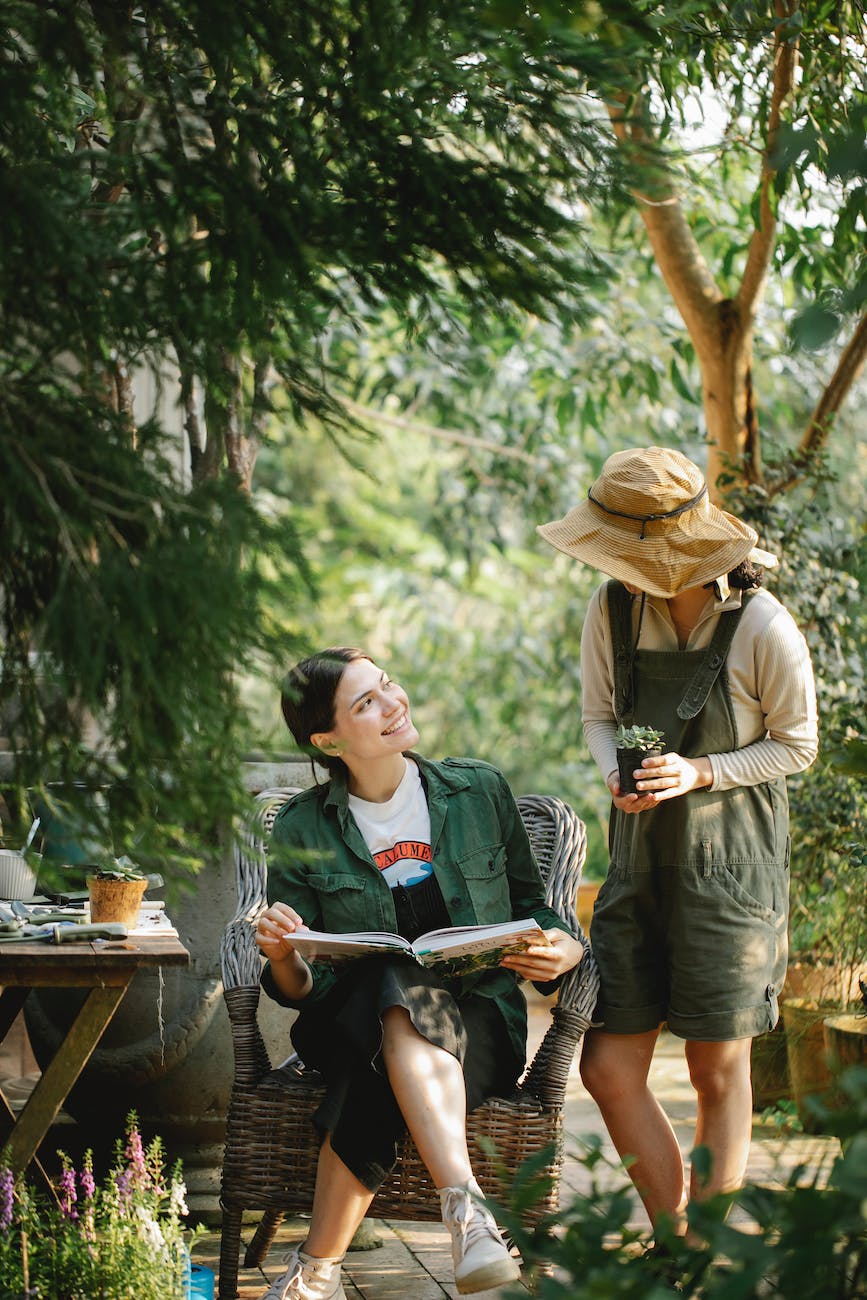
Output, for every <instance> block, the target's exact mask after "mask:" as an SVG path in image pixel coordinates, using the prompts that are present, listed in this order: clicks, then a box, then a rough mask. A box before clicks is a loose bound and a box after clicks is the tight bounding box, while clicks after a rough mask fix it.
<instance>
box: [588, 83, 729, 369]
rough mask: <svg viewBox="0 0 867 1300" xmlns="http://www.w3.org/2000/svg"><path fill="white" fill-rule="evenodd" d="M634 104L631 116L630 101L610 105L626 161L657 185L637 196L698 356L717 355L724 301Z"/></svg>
mask: <svg viewBox="0 0 867 1300" xmlns="http://www.w3.org/2000/svg"><path fill="white" fill-rule="evenodd" d="M631 103H632V110H631V111H630V112H629V115H628V116H627V113H626V106H627V100H626V97H625V96H622V97H620V98H619V99H618V100H617V101H615V102H614V103H610V104H609V105H608V113H609V116H610V118H611V125H612V128H613V130H614V135H615V137H616V139H617V141H618V144H619V145H620V147H621V149H622V150H623V152H624V155H625V156H626V157H627V158H629V159H631V160H632V161H633V162H636V163H638V164H639V165H640V167H641V169H642V170H643V171H644V172H646V173H647V175H648V177H649V179H651V181H652V190H650V189H649V190H648V191H647V192H645V191H643V190H639V189H637V188H636V187H633V189H632V193H633V195H634V197H635V200H636V202H637V203H638V210H639V212H640V213H641V219H642V221H643V222H644V225H645V229H646V230H647V234H648V237H649V239H650V244H651V247H652V248H653V253H654V257H655V258H656V262H657V265H658V266H659V269H660V271H661V273H662V277H663V279H664V280H665V283H666V285H667V287H668V291H669V293H670V294H671V296H672V298H673V299H674V303H675V306H676V307H677V309H678V311H679V312H680V314H681V316H682V317H683V322H684V324H685V325H686V328H687V330H688V332H689V334H690V337H691V338H692V340H693V342H694V344H695V346H696V350H697V351H699V352H700V353H701V352H702V351H705V352H707V351H711V350H715V349H716V348H717V347H718V344H719V335H718V327H717V315H716V311H715V306H716V304H717V303H718V302H719V301H720V300H721V299H722V296H723V295H722V293H721V292H720V290H719V288H718V287H717V284H716V281H715V280H714V278H713V276H712V275H711V273H710V270H709V269H708V265H707V262H706V261H705V259H704V256H703V254H702V252H701V249H700V248H699V246H698V242H697V241H696V238H695V236H694V235H693V233H692V230H691V229H690V226H689V223H688V221H687V219H686V217H685V215H684V212H683V208H682V206H681V203H680V198H679V196H678V194H677V191H676V189H675V186H674V179H673V177H672V175H671V172H670V170H669V168H668V166H667V164H666V162H665V159H664V158H663V156H662V153H661V151H660V150H659V149H658V147H657V145H656V143H655V142H654V141H653V140H651V137H650V135H649V133H648V131H647V129H646V127H645V125H644V124H643V122H642V121H641V120H640V118H641V116H642V114H641V99H640V97H639V98H637V99H633V100H632V101H631Z"/></svg>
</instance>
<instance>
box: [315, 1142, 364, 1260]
mask: <svg viewBox="0 0 867 1300" xmlns="http://www.w3.org/2000/svg"><path fill="white" fill-rule="evenodd" d="M373 1197H374V1193H373V1192H371V1191H369V1190H368V1189H367V1188H366V1187H365V1186H364V1183H361V1182H359V1181H358V1179H357V1178H356V1177H355V1174H353V1173H352V1172H351V1171H350V1169H349V1168H348V1167H347V1166H346V1165H345V1164H344V1163H343V1161H342V1160H341V1159H340V1156H338V1155H337V1154H336V1153H335V1151H334V1150H333V1148H332V1146H331V1139H330V1138H328V1137H326V1139H325V1141H324V1142H323V1143H322V1146H321V1147H320V1149H319V1163H318V1164H317V1166H316V1187H315V1190H314V1192H313V1210H312V1213H311V1216H310V1229H309V1231H308V1233H307V1241H306V1242H305V1244H304V1251H305V1254H307V1255H313V1256H315V1257H316V1258H317V1259H336V1258H342V1256H343V1255H345V1254H346V1252H347V1250H348V1249H349V1243H350V1242H351V1241H352V1238H353V1237H354V1236H355V1233H356V1230H357V1228H358V1226H359V1224H360V1223H361V1220H362V1219H363V1218H364V1216H365V1214H366V1213H367V1210H368V1207H369V1206H370V1203H371V1201H372V1200H373Z"/></svg>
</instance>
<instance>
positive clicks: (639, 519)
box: [587, 483, 707, 542]
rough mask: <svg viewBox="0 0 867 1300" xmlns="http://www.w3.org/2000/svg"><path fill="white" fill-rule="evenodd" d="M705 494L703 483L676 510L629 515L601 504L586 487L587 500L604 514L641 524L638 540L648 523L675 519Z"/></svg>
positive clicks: (641, 537)
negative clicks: (697, 490)
mask: <svg viewBox="0 0 867 1300" xmlns="http://www.w3.org/2000/svg"><path fill="white" fill-rule="evenodd" d="M706 496H707V484H706V483H703V484H702V488H701V491H700V492H696V494H695V496H694V497H691V498H690V500H689V501H684V503H683V505H682V506H678V507H677V509H676V510H661V511H659V512H658V513H657V514H653V515H630V514H627V512H626V511H625V510H612V509H611V507H610V506H606V505H603V504H602V502H601V501H597V500H596V498H595V496H594V495H593V489H592V488H588V489H587V499H588V501H592V502H593V504H594V506H598V507H599V509H600V510H604V511H605V513H606V515H616V516H617V518H618V519H634V520H635V522H636V523H639V524H641V532H640V533H639V534H638V540H639V541H640V542H643V541H644V537H645V533H646V532H647V525H648V524H650V523H654V522H655V521H656V520H658V519H676V518H677V516H678V515H683V514H686V512H687V510H693V509H694V508H695V507H696V506H697V505H698V503H699V501H701V500H702V498H703V497H706Z"/></svg>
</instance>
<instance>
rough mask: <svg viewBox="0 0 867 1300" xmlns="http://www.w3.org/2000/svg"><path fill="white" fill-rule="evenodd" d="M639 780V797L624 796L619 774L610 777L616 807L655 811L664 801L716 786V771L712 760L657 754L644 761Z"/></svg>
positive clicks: (610, 788) (636, 769)
mask: <svg viewBox="0 0 867 1300" xmlns="http://www.w3.org/2000/svg"><path fill="white" fill-rule="evenodd" d="M635 771H636V772H640V776H638V777H637V778H636V782H635V784H636V786H637V788H638V793H637V794H621V793H620V781H619V779H618V776H617V773H616V772H612V773H611V774H610V776H609V777H608V789H609V790H610V791H611V798H612V799H613V800H614V807H615V808H619V809H620V811H621V812H626V813H638V812H644V810H645V809H646V808H655V807H656V805H657V804H658V803H661V802H662V801H663V800H664V799H676V798H677V797H678V795H682V794H686V792H687V791H688V790H701V789H703V788H704V787H706V786H709V785H711V784H712V783H713V768H712V767H711V765H710V759H708V758H684V757H683V756H682V755H681V754H673V753H672V754H654V755H652V756H651V757H650V758H645V759H643V760H642V762H641V764H640V766H639V767H636V768H635Z"/></svg>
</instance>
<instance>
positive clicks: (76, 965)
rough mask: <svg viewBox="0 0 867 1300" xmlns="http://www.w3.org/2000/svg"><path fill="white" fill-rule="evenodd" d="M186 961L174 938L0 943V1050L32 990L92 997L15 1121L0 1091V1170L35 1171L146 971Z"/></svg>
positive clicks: (187, 960)
mask: <svg viewBox="0 0 867 1300" xmlns="http://www.w3.org/2000/svg"><path fill="white" fill-rule="evenodd" d="M189 961H190V954H189V953H188V951H187V949H186V948H185V947H184V946H183V944H182V943H180V942H179V940H178V939H177V938H175V937H174V936H173V935H163V936H159V935H147V936H146V937H141V938H139V937H138V936H134V937H133V938H130V939H121V940H117V941H111V942H104V941H97V942H94V943H63V944H53V943H46V942H45V941H44V940H37V941H36V942H35V943H5V944H4V943H2V942H0V988H2V990H3V992H2V994H0V1042H2V1041H3V1039H4V1038H5V1037H6V1035H7V1034H8V1033H9V1030H10V1029H11V1027H12V1024H13V1022H14V1020H15V1018H16V1016H17V1015H18V1013H19V1012H20V1010H21V1008H22V1007H23V1006H24V1003H25V1002H26V1000H27V996H28V994H29V993H30V990H31V989H34V988H61V989H70V988H83V989H90V992H89V993H88V995H87V997H86V998H85V1000H84V1004H83V1005H82V1007H81V1010H80V1011H79V1012H78V1015H77V1016H76V1017H75V1019H74V1020H73V1022H72V1023H71V1024H70V1026H69V1029H68V1030H67V1032H66V1036H65V1037H64V1039H63V1041H62V1042H61V1044H60V1046H59V1047H58V1049H57V1052H56V1053H55V1056H54V1059H53V1060H52V1061H50V1062H49V1064H48V1065H47V1066H46V1068H45V1069H44V1070H43V1072H42V1076H41V1078H40V1079H39V1082H38V1083H37V1085H36V1087H35V1088H34V1089H33V1092H32V1093H31V1095H30V1097H29V1098H28V1100H27V1102H26V1104H25V1106H24V1109H23V1110H22V1111H21V1113H20V1115H19V1116H18V1118H17V1119H16V1118H15V1114H14V1112H13V1110H12V1107H11V1106H10V1105H9V1102H8V1101H7V1099H6V1097H5V1096H4V1095H3V1092H2V1089H0V1148H2V1149H0V1165H6V1166H8V1168H10V1169H11V1170H12V1172H13V1173H14V1174H18V1173H21V1172H23V1171H24V1170H25V1169H26V1168H27V1167H28V1165H30V1164H35V1166H36V1167H37V1169H38V1170H39V1173H40V1174H41V1176H42V1178H43V1179H44V1180H45V1182H46V1183H47V1182H48V1178H47V1177H46V1175H45V1171H44V1170H43V1169H42V1166H41V1165H40V1164H39V1160H38V1158H37V1152H38V1150H39V1147H40V1145H41V1143H42V1141H43V1139H44V1138H45V1136H46V1134H47V1133H48V1130H49V1129H50V1127H51V1125H52V1124H53V1123H54V1120H55V1118H56V1116H57V1112H58V1111H59V1110H60V1109H61V1107H62V1106H63V1103H64V1102H65V1101H66V1098H67V1097H68V1096H69V1093H70V1090H71V1089H72V1087H73V1085H74V1083H75V1081H76V1079H77V1078H78V1076H79V1075H80V1074H81V1071H82V1070H83V1069H84V1067H85V1065H86V1064H87V1062H88V1060H89V1059H90V1054H91V1052H92V1051H93V1049H94V1048H95V1047H96V1045H97V1043H98V1042H99V1040H100V1038H101V1036H102V1034H103V1032H104V1030H105V1027H106V1025H107V1024H108V1022H109V1021H110V1020H111V1018H112V1016H113V1015H114V1013H115V1011H116V1010H117V1008H118V1006H119V1005H120V1002H121V999H122V998H123V995H124V994H125V993H126V990H127V988H128V986H129V982H130V980H131V979H132V977H133V975H135V973H136V971H137V970H139V969H140V968H141V967H143V966H187V965H189Z"/></svg>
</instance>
